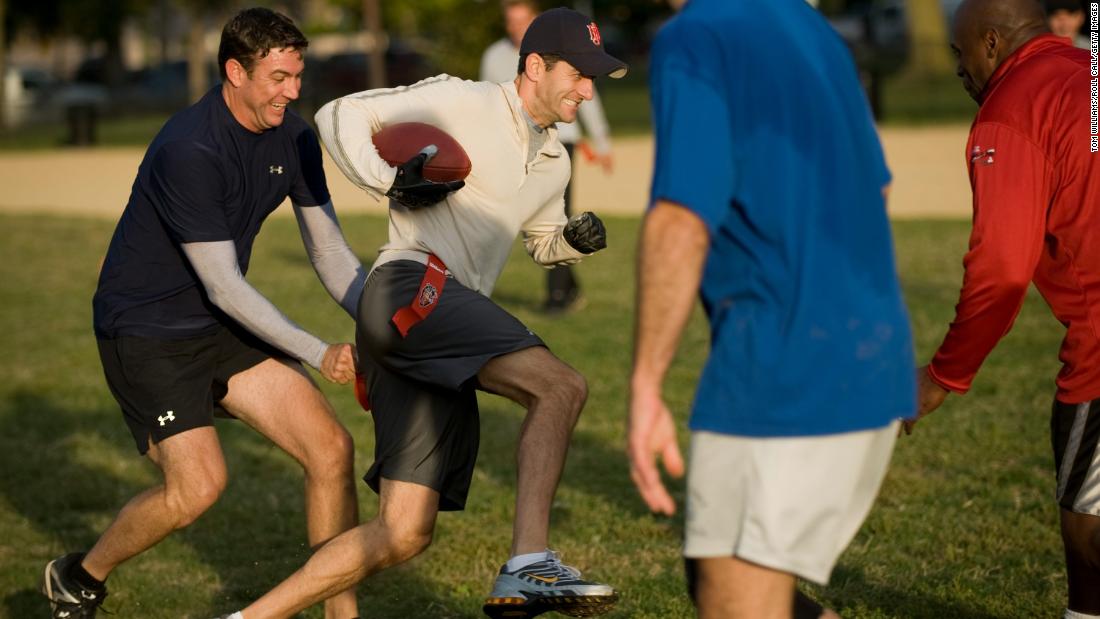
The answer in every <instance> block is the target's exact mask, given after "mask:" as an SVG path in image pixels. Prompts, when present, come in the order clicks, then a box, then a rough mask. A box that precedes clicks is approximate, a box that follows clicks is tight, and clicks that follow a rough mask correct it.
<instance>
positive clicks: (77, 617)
mask: <svg viewBox="0 0 1100 619" xmlns="http://www.w3.org/2000/svg"><path fill="white" fill-rule="evenodd" d="M82 559H84V554H83V553H72V554H67V555H65V556H64V557H61V558H60V559H54V560H53V561H50V562H49V563H47V564H46V572H45V574H43V576H42V594H43V595H45V596H46V598H47V599H48V600H49V601H50V610H51V611H52V612H53V615H52V617H53V619H94V618H95V614H96V609H98V608H99V605H100V604H102V603H103V598H105V597H107V588H106V587H104V588H103V589H102V590H100V591H94V590H91V589H85V588H83V587H81V586H80V585H78V584H77V583H75V582H73V581H72V580H71V579H70V578H69V576H68V573H69V567H70V566H72V564H73V563H78V562H80V561H81V560H82Z"/></svg>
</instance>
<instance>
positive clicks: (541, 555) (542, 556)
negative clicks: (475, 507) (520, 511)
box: [230, 550, 547, 619]
mask: <svg viewBox="0 0 1100 619" xmlns="http://www.w3.org/2000/svg"><path fill="white" fill-rule="evenodd" d="M546 557H547V555H546V551H545V550H543V551H542V552H529V553H527V554H525V555H516V556H514V557H512V558H511V559H508V563H505V564H504V571H506V572H514V571H516V570H519V569H523V568H525V567H527V566H528V565H531V564H532V563H538V562H539V561H545V560H546ZM230 619H234V618H232V617H231V618H230Z"/></svg>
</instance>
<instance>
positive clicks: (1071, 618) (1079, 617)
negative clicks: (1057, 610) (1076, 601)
mask: <svg viewBox="0 0 1100 619" xmlns="http://www.w3.org/2000/svg"><path fill="white" fill-rule="evenodd" d="M1062 619H1100V615H1086V614H1085V613H1079V612H1077V611H1075V610H1070V609H1068V608H1067V609H1066V614H1064V615H1062Z"/></svg>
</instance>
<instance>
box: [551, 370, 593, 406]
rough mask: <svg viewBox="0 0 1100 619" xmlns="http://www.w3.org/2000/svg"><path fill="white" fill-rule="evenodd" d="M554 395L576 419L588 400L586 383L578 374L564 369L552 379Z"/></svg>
mask: <svg viewBox="0 0 1100 619" xmlns="http://www.w3.org/2000/svg"><path fill="white" fill-rule="evenodd" d="M553 390H554V394H555V395H556V396H557V397H558V398H560V399H561V401H562V403H563V404H564V405H565V407H566V408H567V409H568V410H569V411H571V412H572V413H573V417H574V418H576V417H577V416H579V415H580V412H581V409H582V408H584V403H585V402H586V401H587V400H588V381H586V380H585V378H584V376H582V375H581V373H580V372H578V371H576V370H574V369H572V368H569V367H566V368H564V370H563V371H562V372H560V373H559V374H558V375H557V376H556V377H555V379H554V387H553Z"/></svg>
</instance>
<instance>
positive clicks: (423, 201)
mask: <svg viewBox="0 0 1100 619" xmlns="http://www.w3.org/2000/svg"><path fill="white" fill-rule="evenodd" d="M438 152H439V149H438V148H437V147H436V146H435V144H429V145H428V146H425V147H424V149H423V150H421V151H420V152H419V153H417V154H416V156H415V157H413V158H412V159H409V160H408V161H406V162H405V163H403V164H401V165H399V166H397V177H396V178H394V180H393V185H392V186H391V187H390V189H389V191H387V192H386V196H388V197H390V198H393V199H394V200H396V201H397V202H399V203H401V204H403V205H405V206H407V207H408V208H413V209H415V208H423V207H425V206H432V205H434V204H437V203H439V202H441V201H443V199H444V198H446V197H447V194H449V193H451V192H452V191H458V190H459V189H462V188H463V187H465V186H466V181H447V182H445V183H437V182H436V181H431V180H428V179H426V178H424V165H425V164H426V163H428V162H429V161H431V159H432V157H435V155H436V153H438Z"/></svg>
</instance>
